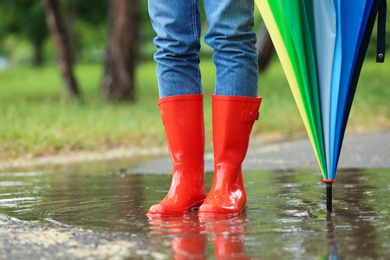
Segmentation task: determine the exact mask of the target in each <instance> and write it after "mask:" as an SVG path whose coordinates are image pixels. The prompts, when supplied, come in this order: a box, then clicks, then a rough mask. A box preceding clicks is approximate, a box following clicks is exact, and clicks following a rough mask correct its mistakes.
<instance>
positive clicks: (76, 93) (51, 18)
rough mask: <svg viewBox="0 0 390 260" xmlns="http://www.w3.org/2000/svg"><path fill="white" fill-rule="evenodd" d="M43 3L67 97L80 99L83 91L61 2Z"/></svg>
mask: <svg viewBox="0 0 390 260" xmlns="http://www.w3.org/2000/svg"><path fill="white" fill-rule="evenodd" d="M42 3H43V5H44V7H45V13H46V21H47V25H48V27H49V30H50V33H51V35H52V37H53V39H54V42H55V46H56V51H57V57H58V64H59V67H60V71H61V74H62V78H63V80H64V83H65V89H66V94H67V97H68V98H69V99H70V100H77V99H80V98H81V92H80V90H79V88H78V85H77V81H76V78H75V76H74V73H73V63H72V51H71V47H70V42H69V37H68V34H67V31H66V26H65V22H64V20H63V17H62V15H61V13H60V7H59V3H58V1H57V0H42Z"/></svg>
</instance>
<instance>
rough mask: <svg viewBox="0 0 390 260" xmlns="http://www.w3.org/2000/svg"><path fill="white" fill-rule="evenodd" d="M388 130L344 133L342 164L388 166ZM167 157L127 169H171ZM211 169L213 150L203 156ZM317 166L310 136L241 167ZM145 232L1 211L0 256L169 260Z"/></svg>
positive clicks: (260, 153) (269, 148)
mask: <svg viewBox="0 0 390 260" xmlns="http://www.w3.org/2000/svg"><path fill="white" fill-rule="evenodd" d="M389 158H390V130H387V131H380V132H373V133H365V134H346V136H345V139H344V143H343V147H342V152H341V155H340V160H339V168H390V159H389ZM170 167H171V166H170V161H169V158H168V157H167V156H165V157H163V158H159V159H156V160H152V161H149V162H147V163H143V164H141V165H138V166H137V167H135V168H132V169H128V172H129V173H144V174H145V173H146V174H147V173H150V174H152V173H154V174H158V173H168V172H170ZM205 168H206V169H205V170H206V171H212V168H213V159H212V154H207V155H206V157H205ZM299 168H318V163H317V160H316V157H315V155H314V152H313V148H312V146H311V144H310V141H309V140H308V139H299V140H288V141H281V142H276V143H270V144H262V145H252V146H250V147H249V149H248V153H247V157H246V159H245V162H244V164H243V170H244V171H246V170H260V169H299ZM156 248H157V245H155V244H152V243H151V242H150V241H147V240H145V237H143V238H138V237H136V236H128V234H115V233H97V232H93V231H91V230H84V229H80V228H77V227H69V226H61V225H47V224H42V223H31V222H26V221H20V220H17V219H13V218H10V217H8V216H4V215H0V259H18V260H19V259H167V258H166V256H164V255H161V254H160V253H159V252H158V251H157V250H156Z"/></svg>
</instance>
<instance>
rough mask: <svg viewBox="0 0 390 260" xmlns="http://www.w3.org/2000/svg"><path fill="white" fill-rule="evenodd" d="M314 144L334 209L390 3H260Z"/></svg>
mask: <svg viewBox="0 0 390 260" xmlns="http://www.w3.org/2000/svg"><path fill="white" fill-rule="evenodd" d="M256 4H257V6H258V8H259V10H260V13H261V15H262V18H263V20H264V23H265V25H266V26H267V28H268V31H269V33H270V36H271V38H272V41H273V43H274V46H275V49H276V51H277V53H278V56H279V59H280V61H281V64H282V67H283V69H284V71H285V74H286V77H287V80H288V82H289V85H290V88H291V90H292V93H293V96H294V99H295V101H296V103H297V106H298V109H299V112H300V114H301V117H302V119H303V122H304V125H305V127H306V130H307V132H308V135H309V138H310V141H311V143H312V145H313V148H314V152H315V155H316V157H317V160H318V163H319V167H320V169H321V172H322V175H323V180H324V182H325V183H326V184H327V185H326V186H327V210H328V211H332V197H331V196H332V182H333V181H334V180H335V177H336V171H337V165H338V161H339V157H340V151H341V146H342V142H343V138H344V133H345V128H346V125H347V121H348V117H349V112H350V109H351V106H352V101H353V97H354V95H355V90H356V86H357V82H358V78H359V75H360V71H361V68H362V64H363V61H364V57H365V54H366V51H367V47H368V43H369V40H370V38H371V32H372V29H373V26H374V23H375V19H376V17H377V13H378V11H379V14H380V15H379V17H380V22H379V27H378V28H379V29H378V30H379V32H380V33H378V39H379V41H378V58H377V61H381V62H383V60H384V47H383V46H384V39H385V38H384V36H383V35H384V32H385V27H384V24H385V16H386V0H354V1H350V0H321V1H319V0H256Z"/></svg>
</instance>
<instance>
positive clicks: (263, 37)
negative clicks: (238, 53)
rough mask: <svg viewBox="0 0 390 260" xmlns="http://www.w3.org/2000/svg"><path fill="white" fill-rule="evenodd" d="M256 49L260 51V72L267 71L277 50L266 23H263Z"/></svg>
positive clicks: (258, 58) (258, 59)
mask: <svg viewBox="0 0 390 260" xmlns="http://www.w3.org/2000/svg"><path fill="white" fill-rule="evenodd" d="M256 47H257V51H258V56H257V61H258V63H259V71H265V70H266V69H267V67H268V65H269V63H270V61H271V58H272V55H273V53H274V49H275V48H274V45H273V43H272V40H271V37H270V35H269V33H268V30H267V28H266V27H265V25H264V23H262V26H261V28H260V33H259V39H258V41H257V44H256Z"/></svg>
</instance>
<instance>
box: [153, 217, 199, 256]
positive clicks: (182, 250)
mask: <svg viewBox="0 0 390 260" xmlns="http://www.w3.org/2000/svg"><path fill="white" fill-rule="evenodd" d="M149 222H150V224H151V226H150V229H151V234H157V235H173V238H172V240H171V241H170V242H171V246H172V250H173V253H174V259H206V256H205V249H206V237H205V236H204V235H201V234H200V224H199V220H198V218H197V216H196V214H187V215H184V216H174V217H162V218H161V217H154V216H149Z"/></svg>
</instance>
